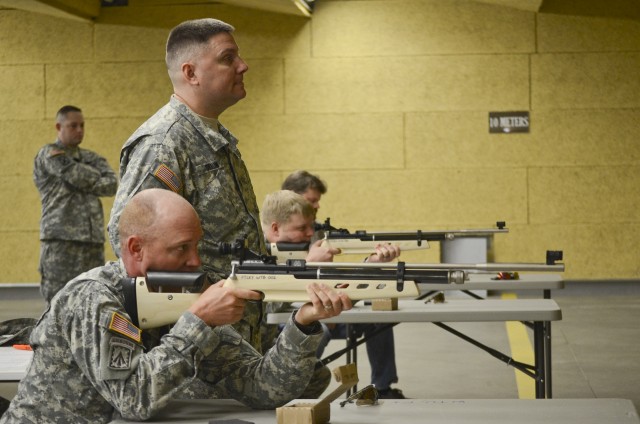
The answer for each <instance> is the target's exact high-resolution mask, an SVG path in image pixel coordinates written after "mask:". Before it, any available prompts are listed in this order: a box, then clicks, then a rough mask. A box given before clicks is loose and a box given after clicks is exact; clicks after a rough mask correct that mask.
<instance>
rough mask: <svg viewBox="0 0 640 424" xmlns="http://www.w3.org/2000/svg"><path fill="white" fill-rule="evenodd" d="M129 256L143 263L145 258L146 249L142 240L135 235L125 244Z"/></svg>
mask: <svg viewBox="0 0 640 424" xmlns="http://www.w3.org/2000/svg"><path fill="white" fill-rule="evenodd" d="M125 245H126V248H127V251H128V252H129V256H130V257H131V258H133V259H134V260H135V261H137V262H141V261H142V258H143V257H144V249H143V244H142V238H140V237H139V236H136V235H133V236H130V237H129V238H128V239H127V242H126V243H125Z"/></svg>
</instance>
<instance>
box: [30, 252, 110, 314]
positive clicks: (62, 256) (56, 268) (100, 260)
mask: <svg viewBox="0 0 640 424" xmlns="http://www.w3.org/2000/svg"><path fill="white" fill-rule="evenodd" d="M102 265H104V244H103V243H84V242H78V241H65V240H42V241H41V242H40V266H39V267H38V271H39V272H40V276H41V280H40V293H42V296H43V297H44V299H45V300H46V301H47V302H50V301H51V299H52V298H53V296H55V294H56V293H58V291H60V289H61V288H62V287H64V285H65V284H67V282H69V281H71V280H72V279H74V278H75V277H76V276H78V275H80V274H82V273H83V272H85V271H88V270H90V269H92V268H95V267H97V266H102Z"/></svg>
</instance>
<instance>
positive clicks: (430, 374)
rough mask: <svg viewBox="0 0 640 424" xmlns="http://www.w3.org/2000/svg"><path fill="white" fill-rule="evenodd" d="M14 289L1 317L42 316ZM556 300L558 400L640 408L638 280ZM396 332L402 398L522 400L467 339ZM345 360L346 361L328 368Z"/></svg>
mask: <svg viewBox="0 0 640 424" xmlns="http://www.w3.org/2000/svg"><path fill="white" fill-rule="evenodd" d="M15 292H16V291H15V290H10V289H0V298H1V299H0V320H6V319H11V318H16V317H37V316H38V315H39V314H40V313H41V311H42V309H43V308H44V302H42V300H41V299H40V297H39V294H38V293H37V291H36V290H30V294H28V295H25V294H24V291H22V293H19V294H16V293H15ZM495 295H496V294H492V295H491V296H495ZM530 295H531V294H530V293H529V294H526V296H530ZM519 296H520V297H525V294H524V293H522V294H519ZM552 297H553V299H555V300H556V301H557V302H558V304H559V305H560V307H561V309H562V314H563V319H562V321H557V322H554V323H553V324H552V349H553V397H554V398H623V399H630V400H631V401H633V402H634V404H635V406H636V408H637V409H638V410H640V385H639V384H638V383H637V381H638V378H639V377H640V355H639V354H638V352H640V325H638V323H639V322H640V283H639V282H637V281H636V282H628V283H624V284H623V283H609V282H606V283H604V282H602V283H578V282H576V283H567V288H565V289H564V290H561V291H554V292H553V293H552ZM452 300H454V299H452ZM451 327H453V328H455V329H457V330H459V331H462V332H463V333H465V334H467V335H469V336H470V337H473V338H474V339H476V340H478V341H480V342H482V343H484V344H486V345H488V346H490V347H492V348H494V349H497V350H499V351H501V352H503V353H505V354H507V355H510V348H509V341H508V337H507V332H506V328H505V323H500V322H498V323H453V324H451ZM394 331H395V339H396V356H397V367H398V373H399V378H400V382H399V383H398V384H397V387H398V388H400V389H402V390H403V392H404V394H405V396H407V397H410V398H421V399H451V398H458V399H464V398H466V399H483V398H491V399H515V398H518V397H519V395H518V386H517V384H516V373H518V371H516V370H514V369H513V368H512V367H509V366H508V365H506V364H505V363H504V362H501V361H499V360H498V359H496V358H494V357H493V356H491V355H489V354H488V353H486V352H484V351H482V350H480V349H478V348H477V347H475V346H472V345H471V344H469V343H467V342H465V341H464V340H462V339H459V338H457V337H456V336H454V335H452V334H450V333H448V332H446V331H444V330H442V329H440V328H438V327H436V326H435V325H432V324H428V323H426V324H421V323H403V324H400V325H397V326H396V327H395V328H394ZM529 334H530V331H529ZM343 346H344V341H343V340H332V341H331V342H330V344H329V346H328V348H327V350H326V352H325V354H330V353H331V352H332V351H335V350H337V349H340V348H342V347H343ZM358 357H359V362H358V373H359V376H360V381H361V384H360V387H363V386H364V385H366V384H368V383H369V373H370V369H369V365H368V361H367V355H366V350H365V348H364V346H361V347H360V348H359V349H358ZM343 363H344V360H343V359H342V358H341V359H339V360H337V361H335V362H334V363H332V364H330V365H329V366H330V368H333V367H335V366H338V365H342V364H343ZM526 380H531V379H526ZM334 384H337V383H332V385H331V386H330V387H329V389H328V390H332V389H333V387H334ZM525 384H527V383H525ZM528 384H532V383H531V382H530V383H528ZM15 387H16V384H15V383H0V396H3V397H5V398H11V397H12V396H13V395H14V393H15Z"/></svg>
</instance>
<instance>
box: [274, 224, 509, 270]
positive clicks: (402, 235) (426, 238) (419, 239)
mask: <svg viewBox="0 0 640 424" xmlns="http://www.w3.org/2000/svg"><path fill="white" fill-rule="evenodd" d="M316 230H322V231H323V232H324V238H323V239H322V246H323V247H326V248H334V249H340V254H367V255H369V254H371V253H375V252H376V246H378V245H379V244H381V243H392V244H395V245H398V246H399V247H400V250H401V251H408V250H420V249H428V248H429V242H435V241H445V240H453V239H455V238H457V237H473V236H489V235H492V234H499V233H508V232H509V229H508V228H506V224H505V222H504V221H498V222H496V227H495V228H476V229H462V230H437V231H423V230H417V231H390V232H384V231H383V232H367V231H364V230H358V231H356V232H354V233H351V232H349V231H348V230H346V229H344V228H339V229H338V228H335V227H332V226H331V224H330V222H329V219H328V218H327V220H326V221H325V223H324V224H319V225H318V226H317V227H316ZM309 247H310V243H286V242H277V243H270V245H269V248H270V254H271V255H272V256H275V257H277V258H278V259H277V260H278V262H279V263H284V261H286V260H287V259H304V258H305V257H306V256H307V253H308V252H309Z"/></svg>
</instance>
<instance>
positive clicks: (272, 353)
mask: <svg viewBox="0 0 640 424" xmlns="http://www.w3.org/2000/svg"><path fill="white" fill-rule="evenodd" d="M321 339H322V331H320V332H319V333H316V334H312V335H306V334H304V333H303V332H302V331H301V330H300V329H299V328H297V327H296V325H295V324H294V323H293V320H292V319H289V322H288V323H287V324H286V326H285V328H284V329H283V330H282V332H281V333H280V336H279V337H278V339H277V340H276V343H275V345H274V346H273V347H272V348H271V349H269V350H268V351H267V352H266V353H265V355H264V356H263V357H262V358H260V357H256V358H254V359H253V360H252V361H251V364H250V365H249V366H248V367H247V368H246V369H245V370H240V371H242V372H240V373H234V374H232V375H231V376H230V377H229V378H227V379H225V380H224V382H223V384H224V385H225V388H226V389H227V391H228V392H229V393H231V394H232V396H233V397H234V398H236V399H237V400H239V401H241V402H242V403H244V404H246V405H248V406H250V407H252V408H258V409H272V408H275V407H278V406H281V405H284V404H285V403H287V402H289V401H290V400H292V399H295V398H296V397H298V396H299V395H300V394H301V393H302V392H303V391H304V390H305V388H306V387H307V385H308V384H309V380H310V379H311V376H312V375H313V372H314V369H315V365H316V362H317V358H316V356H315V352H316V350H317V347H318V345H319V344H320V341H321ZM243 356H244V355H243Z"/></svg>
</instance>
